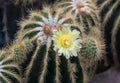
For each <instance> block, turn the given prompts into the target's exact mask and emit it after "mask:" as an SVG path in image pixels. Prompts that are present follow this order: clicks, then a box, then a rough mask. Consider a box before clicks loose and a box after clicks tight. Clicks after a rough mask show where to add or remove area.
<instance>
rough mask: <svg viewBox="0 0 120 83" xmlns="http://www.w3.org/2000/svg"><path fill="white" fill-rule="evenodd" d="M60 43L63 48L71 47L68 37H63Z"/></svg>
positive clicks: (70, 40)
mask: <svg viewBox="0 0 120 83" xmlns="http://www.w3.org/2000/svg"><path fill="white" fill-rule="evenodd" d="M60 43H61V46H62V47H63V48H69V47H71V45H72V39H71V37H70V36H63V37H62V38H61V40H60Z"/></svg>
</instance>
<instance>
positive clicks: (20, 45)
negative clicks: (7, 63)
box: [3, 39, 33, 64]
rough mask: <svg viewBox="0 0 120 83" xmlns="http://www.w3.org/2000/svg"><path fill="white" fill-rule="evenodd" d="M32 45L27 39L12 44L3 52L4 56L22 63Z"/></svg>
mask: <svg viewBox="0 0 120 83" xmlns="http://www.w3.org/2000/svg"><path fill="white" fill-rule="evenodd" d="M32 47H33V45H32V43H31V42H30V40H29V39H24V40H23V41H21V42H20V41H19V42H17V41H16V42H13V43H12V44H11V45H10V46H8V47H7V48H6V49H4V50H3V52H4V51H5V52H4V55H5V56H11V57H12V58H13V60H14V61H15V62H17V63H19V64H20V63H22V62H23V61H24V59H25V57H26V56H25V54H26V53H29V52H30V51H31V50H32Z"/></svg>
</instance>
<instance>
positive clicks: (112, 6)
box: [100, 0, 120, 67]
mask: <svg viewBox="0 0 120 83" xmlns="http://www.w3.org/2000/svg"><path fill="white" fill-rule="evenodd" d="M119 6H120V0H105V1H104V2H103V3H102V4H100V13H105V15H104V17H103V19H101V21H102V30H103V31H104V29H105V28H106V26H107V24H108V23H109V22H110V19H113V20H114V21H113V23H111V26H112V32H111V52H112V55H113V61H114V64H115V65H116V67H118V66H119V61H118V56H117V51H116V40H117V39H116V35H117V32H118V30H119V25H120V12H119ZM113 17H114V18H113Z"/></svg>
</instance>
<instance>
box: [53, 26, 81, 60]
mask: <svg viewBox="0 0 120 83" xmlns="http://www.w3.org/2000/svg"><path fill="white" fill-rule="evenodd" d="M79 37H80V32H79V31H77V30H71V29H70V28H62V30H59V31H57V32H54V34H53V40H54V50H55V51H56V50H58V53H59V55H62V54H63V55H64V56H65V57H66V58H67V59H69V58H70V57H71V56H77V52H79V51H80V48H81V47H82V46H81V42H82V40H81V39H80V38H79Z"/></svg>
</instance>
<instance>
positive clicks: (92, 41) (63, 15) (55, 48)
mask: <svg viewBox="0 0 120 83" xmlns="http://www.w3.org/2000/svg"><path fill="white" fill-rule="evenodd" d="M19 1H20V0H19ZM26 1H27V0H26ZM77 1H78V2H79V1H80V3H78V4H77V3H76V4H77V6H78V8H80V12H79V13H80V14H79V13H78V12H77V13H75V14H77V15H78V17H77V15H72V13H71V12H66V11H65V10H66V8H67V7H66V8H65V10H64V7H61V6H60V8H58V7H59V5H57V6H56V5H53V6H43V9H42V10H36V11H30V12H29V13H30V15H29V16H28V17H27V18H25V19H23V20H21V21H20V22H19V27H20V30H19V31H18V33H17V36H16V40H14V41H13V43H12V44H10V45H9V46H7V47H6V48H5V49H3V50H1V54H2V55H3V56H4V57H9V56H10V57H11V58H12V61H13V62H14V63H16V64H21V63H23V62H24V61H25V59H26V55H27V53H30V52H31V51H33V53H32V54H31V55H32V57H31V59H30V62H29V64H28V65H27V67H26V70H25V72H24V73H23V76H24V79H23V81H24V82H25V83H29V82H30V80H31V79H30V76H31V72H32V70H33V67H34V64H35V62H36V60H38V58H41V60H42V61H41V63H39V64H40V65H39V66H40V70H39V71H40V73H38V83H45V81H46V77H47V74H48V73H49V65H50V60H52V61H53V63H54V66H53V70H54V71H53V72H54V82H55V83H62V79H63V78H62V76H63V75H64V73H62V71H63V69H62V67H61V66H63V65H64V64H61V63H65V64H66V67H65V68H66V73H68V79H69V82H71V83H77V82H78V79H80V78H79V77H78V75H77V74H76V73H78V72H79V70H78V69H79V67H80V66H81V67H82V73H83V82H84V83H88V82H89V81H90V80H91V78H92V77H93V76H94V74H95V70H96V67H97V63H98V61H100V60H101V59H102V58H103V55H104V53H105V50H104V49H105V44H104V42H103V38H102V35H101V31H100V29H99V28H100V25H99V24H100V23H99V16H98V12H97V9H96V6H95V5H93V3H92V2H91V0H88V1H82V0H77ZM72 2H73V3H74V2H76V1H74V0H73V1H72ZM68 3H71V2H68ZM61 4H62V5H63V4H65V5H66V4H67V2H62V3H60V5H61ZM76 4H73V5H76ZM68 7H69V6H68ZM82 7H83V8H82ZM81 8H82V9H81ZM84 8H85V11H84ZM86 8H88V9H90V11H88V9H86ZM75 11H77V10H75ZM78 18H79V19H80V21H78V20H76V19H78ZM84 18H85V19H84ZM85 20H86V21H87V22H85ZM92 22H93V23H92ZM86 24H88V26H84V25H86ZM85 28H89V30H88V31H86V32H87V34H86V33H84V31H85ZM33 48H34V49H33ZM43 48H44V49H43ZM41 51H42V53H40V52H41ZM51 51H52V54H51ZM74 58H75V59H76V60H75V61H73V60H72V59H74ZM77 60H79V62H80V63H79V62H78V61H77ZM17 80H18V79H17Z"/></svg>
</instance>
